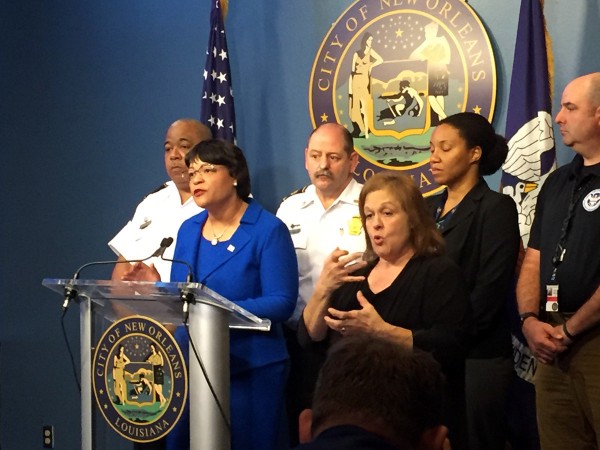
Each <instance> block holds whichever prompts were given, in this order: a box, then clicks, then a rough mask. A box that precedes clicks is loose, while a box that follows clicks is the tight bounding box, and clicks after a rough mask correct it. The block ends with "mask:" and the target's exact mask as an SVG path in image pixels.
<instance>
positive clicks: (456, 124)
mask: <svg viewBox="0 0 600 450" xmlns="http://www.w3.org/2000/svg"><path fill="white" fill-rule="evenodd" d="M444 124H445V125H450V126H451V127H452V128H454V129H456V131H458V134H459V135H460V137H461V138H463V139H464V140H465V142H466V144H467V147H468V148H473V147H480V148H481V158H480V159H479V173H480V175H491V174H493V173H495V172H496V171H497V170H498V169H500V167H502V163H503V162H504V160H505V159H506V155H508V143H507V142H506V139H505V138H504V137H503V136H500V135H499V134H496V130H494V127H493V126H492V124H491V123H489V122H488V120H487V119H486V118H485V117H483V116H482V115H480V114H475V113H472V112H461V113H458V114H453V115H451V116H448V117H446V118H444V119H442V120H441V121H440V123H439V125H444Z"/></svg>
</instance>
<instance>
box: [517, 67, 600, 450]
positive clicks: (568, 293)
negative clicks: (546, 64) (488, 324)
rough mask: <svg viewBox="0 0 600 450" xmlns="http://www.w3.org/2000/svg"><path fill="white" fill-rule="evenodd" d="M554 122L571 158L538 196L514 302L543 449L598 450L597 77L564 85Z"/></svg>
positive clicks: (599, 160)
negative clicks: (531, 367) (530, 357)
mask: <svg viewBox="0 0 600 450" xmlns="http://www.w3.org/2000/svg"><path fill="white" fill-rule="evenodd" d="M556 123H557V124H558V125H559V127H560V134H561V135H562V140H563V143H564V144H565V145H567V146H569V147H571V148H572V149H573V150H574V151H575V153H576V155H575V158H574V159H573V161H572V162H571V163H570V164H568V165H566V166H563V167H561V168H560V169H558V170H556V171H555V172H553V173H552V174H551V175H550V176H549V177H548V179H547V180H546V182H545V183H544V185H543V187H542V189H541V191H540V195H539V197H538V200H537V206H536V215H535V219H534V222H533V226H532V228H531V237H530V240H529V246H528V248H527V252H526V254H525V259H524V261H523V266H522V269H521V274H520V277H519V282H518V285H517V300H518V303H519V313H520V315H521V324H522V328H523V334H524V335H525V337H526V338H527V342H528V344H529V348H530V349H531V351H532V352H533V354H534V355H535V357H536V358H537V360H538V361H539V362H540V363H541V364H538V367H537V371H536V374H535V378H534V383H535V389H536V405H537V415H538V426H539V433H540V442H541V447H542V449H543V450H549V449H550V450H553V449H556V450H559V449H564V448H569V449H598V448H600V363H599V359H598V357H599V356H600V251H598V243H599V242H600V72H596V73H591V74H588V75H584V76H582V77H579V78H576V79H574V80H573V81H571V82H570V83H569V84H568V85H567V87H566V88H565V90H564V91H563V95H562V99H561V109H560V111H559V112H558V114H557V115H556Z"/></svg>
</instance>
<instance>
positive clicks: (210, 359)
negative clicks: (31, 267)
mask: <svg viewBox="0 0 600 450" xmlns="http://www.w3.org/2000/svg"><path fill="white" fill-rule="evenodd" d="M42 284H43V285H44V286H46V287H47V288H49V289H51V290H53V291H55V292H58V293H59V294H61V296H63V297H64V293H65V287H67V286H70V287H73V288H74V289H75V290H76V291H77V297H76V298H75V300H74V301H73V303H77V304H78V305H79V310H80V341H81V342H80V351H81V433H82V435H81V448H82V450H94V447H95V443H94V427H95V426H97V423H98V417H96V416H98V415H99V414H97V411H96V410H97V406H96V405H94V401H93V392H92V382H91V380H92V358H93V352H92V349H93V347H94V346H95V345H96V343H97V342H98V340H99V338H100V336H101V335H102V333H103V332H104V330H106V329H107V328H108V326H109V325H110V324H111V323H112V322H114V321H115V320H117V319H120V318H122V317H124V316H125V315H140V316H145V317H150V318H152V319H154V320H156V321H158V322H161V323H163V324H165V325H169V324H172V325H175V326H178V325H181V324H182V319H183V313H182V308H183V304H182V302H181V300H180V292H181V289H187V290H188V291H189V292H190V293H192V294H193V295H194V297H195V303H192V304H190V305H189V329H190V335H191V337H192V340H193V341H194V343H195V346H196V350H197V351H198V353H199V354H200V356H201V358H202V361H203V363H204V367H205V370H206V372H207V375H208V377H209V379H210V381H211V383H212V386H213V389H214V391H215V393H216V395H217V396H218V398H219V401H220V402H221V405H222V407H223V409H224V411H225V415H226V416H227V420H228V421H229V416H230V414H229V328H237V329H248V330H255V331H268V330H269V329H270V327H271V322H270V321H269V320H267V319H260V318H259V317H256V316H254V315H253V314H251V313H249V312H248V311H246V310H244V309H243V308H240V307H239V306H238V305H236V304H234V303H233V302H230V301H229V300H227V299H226V298H224V297H222V296H220V295H219V294H217V293H216V292H214V291H212V290H211V289H209V288H207V287H206V286H203V285H201V284H198V283H163V282H157V283H154V282H146V281H131V282H129V281H109V280H72V279H50V278H46V279H44V280H43V282H42ZM73 307H75V305H74V304H72V305H71V308H73ZM125 312H126V313H125ZM188 379H189V389H188V392H189V393H188V395H189V398H190V423H191V424H193V426H191V427H190V433H191V435H190V448H191V450H201V449H202V450H205V449H211V450H221V449H223V450H226V449H229V448H230V436H229V432H228V430H227V425H226V424H225V422H224V420H223V417H222V415H221V412H220V411H219V409H218V406H217V404H216V402H215V399H214V397H213V395H212V393H211V391H210V388H209V385H208V384H207V382H206V380H205V379H204V376H203V374H202V371H201V368H200V365H199V363H198V361H197V360H196V358H195V356H194V353H193V352H192V351H190V358H189V374H188Z"/></svg>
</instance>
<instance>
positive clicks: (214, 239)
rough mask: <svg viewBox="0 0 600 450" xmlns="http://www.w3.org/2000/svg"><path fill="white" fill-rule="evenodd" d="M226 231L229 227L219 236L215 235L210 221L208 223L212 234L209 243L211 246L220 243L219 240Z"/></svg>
mask: <svg viewBox="0 0 600 450" xmlns="http://www.w3.org/2000/svg"><path fill="white" fill-rule="evenodd" d="M228 229H229V226H227V227H225V229H224V230H223V231H222V232H221V234H219V235H218V236H217V233H215V229H214V228H213V224H212V221H211V222H210V231H211V232H212V235H213V238H212V239H211V240H210V243H211V244H212V245H217V244H218V243H219V242H221V241H220V240H219V239H221V238H222V237H223V235H224V234H225V233H226V232H227V230H228Z"/></svg>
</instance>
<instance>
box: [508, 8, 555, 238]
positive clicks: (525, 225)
mask: <svg viewBox="0 0 600 450" xmlns="http://www.w3.org/2000/svg"><path fill="white" fill-rule="evenodd" d="M547 42H549V39H547V33H546V27H545V22H544V13H543V6H542V2H541V1H540V0H521V11H520V14H519V27H518V30H517V40H516V45H515V58H514V62H513V71H512V77H511V81H510V94H509V99H508V112H507V119H506V133H505V134H506V138H507V139H508V140H509V141H508V146H509V152H508V157H507V159H506V161H505V163H504V164H503V166H502V192H504V193H505V194H508V195H510V196H511V197H512V198H513V199H514V201H515V203H516V204H517V209H518V211H519V227H520V230H521V237H522V238H523V244H524V245H525V246H527V243H528V242H529V230H530V228H531V224H532V222H533V217H534V214H535V204H536V200H537V196H538V194H539V191H540V188H541V186H542V184H543V182H544V180H545V179H546V177H547V176H548V174H549V173H550V171H551V170H552V169H554V168H555V167H556V152H555V149H554V133H553V130H552V103H551V91H550V73H551V71H550V70H549V67H550V66H549V64H548V61H549V59H550V58H549V54H551V52H550V51H549V50H550V49H549V48H548V46H547V45H546V43H547Z"/></svg>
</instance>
